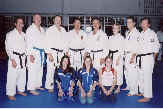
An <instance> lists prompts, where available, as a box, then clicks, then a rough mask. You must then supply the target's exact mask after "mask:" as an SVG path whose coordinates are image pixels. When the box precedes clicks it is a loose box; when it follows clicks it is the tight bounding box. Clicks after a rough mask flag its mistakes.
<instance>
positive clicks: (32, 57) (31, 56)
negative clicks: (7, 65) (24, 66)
mask: <svg viewBox="0 0 163 109" xmlns="http://www.w3.org/2000/svg"><path fill="white" fill-rule="evenodd" d="M29 58H30V62H31V63H34V61H35V58H34V56H33V55H30V57H29Z"/></svg>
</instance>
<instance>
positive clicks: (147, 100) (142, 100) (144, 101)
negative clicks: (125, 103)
mask: <svg viewBox="0 0 163 109" xmlns="http://www.w3.org/2000/svg"><path fill="white" fill-rule="evenodd" d="M149 101H150V98H146V97H144V98H142V99H139V100H138V101H137V102H139V103H146V102H149Z"/></svg>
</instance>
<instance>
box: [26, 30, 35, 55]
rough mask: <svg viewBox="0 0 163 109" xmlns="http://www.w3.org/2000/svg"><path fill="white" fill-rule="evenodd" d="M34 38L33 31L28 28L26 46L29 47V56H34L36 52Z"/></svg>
mask: <svg viewBox="0 0 163 109" xmlns="http://www.w3.org/2000/svg"><path fill="white" fill-rule="evenodd" d="M32 37H34V36H33V35H32V29H31V28H28V29H27V31H26V46H27V55H32V54H33V52H34V50H33V40H32Z"/></svg>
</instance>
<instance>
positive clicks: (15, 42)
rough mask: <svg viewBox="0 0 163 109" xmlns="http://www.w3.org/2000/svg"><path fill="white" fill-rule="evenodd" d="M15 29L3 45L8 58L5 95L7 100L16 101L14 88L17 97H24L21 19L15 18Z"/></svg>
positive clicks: (7, 36)
mask: <svg viewBox="0 0 163 109" xmlns="http://www.w3.org/2000/svg"><path fill="white" fill-rule="evenodd" d="M15 27H16V28H15V29H14V30H12V31H10V32H9V33H7V35H6V40H5V45H6V52H7V55H8V57H9V61H8V72H7V85H6V94H7V96H8V98H9V100H16V98H15V94H16V88H17V90H18V93H17V94H19V95H22V96H26V93H24V91H25V84H26V66H25V59H26V43H25V33H24V32H23V31H22V29H23V27H24V22H23V19H22V18H21V17H18V18H16V21H15Z"/></svg>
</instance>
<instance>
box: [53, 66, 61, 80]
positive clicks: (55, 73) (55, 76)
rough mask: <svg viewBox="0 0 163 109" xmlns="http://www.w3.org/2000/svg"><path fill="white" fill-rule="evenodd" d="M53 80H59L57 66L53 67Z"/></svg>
mask: <svg viewBox="0 0 163 109" xmlns="http://www.w3.org/2000/svg"><path fill="white" fill-rule="evenodd" d="M54 81H55V82H57V81H58V82H60V78H59V75H58V68H56V69H55V72H54Z"/></svg>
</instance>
